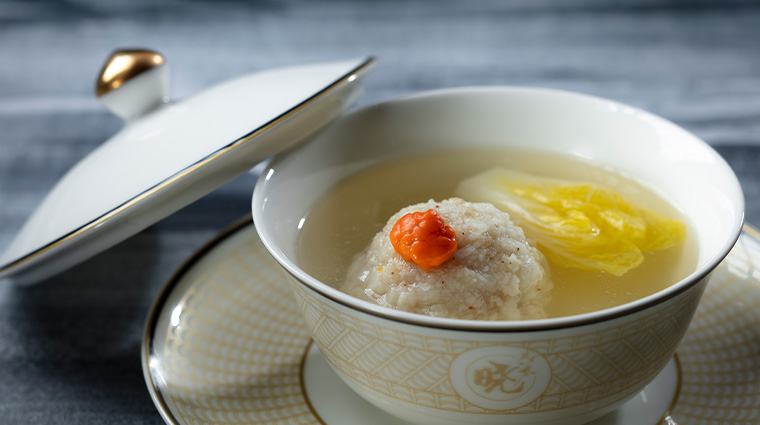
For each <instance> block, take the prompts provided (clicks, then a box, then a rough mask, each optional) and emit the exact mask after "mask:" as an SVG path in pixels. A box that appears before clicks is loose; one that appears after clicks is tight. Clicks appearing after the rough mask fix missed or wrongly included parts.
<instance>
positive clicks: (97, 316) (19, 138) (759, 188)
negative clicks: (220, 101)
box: [0, 0, 760, 424]
mask: <svg viewBox="0 0 760 425" xmlns="http://www.w3.org/2000/svg"><path fill="white" fill-rule="evenodd" d="M612 3H614V4H615V5H614V6H613V5H612ZM133 46H137V47H149V48H153V49H156V50H158V51H160V52H162V53H163V54H164V55H165V56H166V58H167V59H168V61H169V63H170V65H171V70H172V71H171V95H172V97H175V98H182V97H184V96H187V95H189V94H191V93H194V92H196V91H198V90H200V89H202V88H205V87H207V86H209V85H211V84H213V83H216V82H219V81H222V80H225V79H228V78H231V77H234V76H237V75H240V74H243V73H247V72H252V71H256V70H261V69H266V68H271V67H278V66H284V65H293V64H302V63H310V62H320V61H326V60H332V59H343V58H352V57H358V56H364V55H367V54H372V55H376V56H377V57H378V59H379V64H378V67H377V68H376V69H375V70H374V71H373V72H372V74H371V76H370V77H369V78H368V79H367V84H366V91H365V94H364V97H363V98H362V100H361V101H360V104H367V103H372V102H377V101H380V100H383V99H387V98H390V97H393V96H397V95H402V94H408V93H412V92H417V91H421V90H427V89H436V88H442V87H452V86H466V85H494V84H499V85H526V86H541V87H552V88H560V89H567V90H573V91H579V92H583V93H589V94H593V95H599V96H603V97H607V98H611V99H615V100H618V101H622V102H625V103H629V104H632V105H635V106H639V107H642V108H644V109H647V110H650V111H652V112H654V113H656V114H659V115H662V116H664V117H666V118H669V119H671V120H672V121H674V122H676V123H677V124H679V125H681V126H683V127H685V128H686V129H688V130H690V131H692V132H694V133H695V134H697V135H698V136H700V137H702V138H703V139H704V140H706V141H707V142H709V143H710V144H712V145H713V146H715V147H716V148H717V150H718V151H719V152H720V153H721V154H723V155H724V156H725V158H726V159H727V160H728V162H729V163H730V164H731V165H732V166H733V167H734V169H735V171H736V172H737V174H738V175H739V178H740V179H741V182H742V184H743V186H744V190H745V195H746V197H747V219H748V222H749V223H758V224H760V196H758V195H760V167H758V161H759V160H760V7H759V6H758V3H756V2H741V1H726V2H708V1H692V2H681V1H654V0H641V1H631V0H629V1H618V2H606V1H602V0H570V1H560V0H558V1H551V0H542V1H530V0H520V1H492V0H480V1H475V2H454V1H443V2H428V3H423V2H416V1H413V2H407V1H401V0H397V1H394V0H387V1H377V2H370V1H360V2H352V1H348V0H329V1H322V2H318V1H308V0H288V1H280V2H278V1H258V2H230V1H228V2H212V1H194V2H179V1H175V2H167V3H154V2H151V1H144V0H137V1H126V0H122V1H118V2H102V3H101V2H98V1H95V0H89V1H88V0H75V1H67V2H60V3H58V2H52V1H34V2H16V1H8V2H5V1H0V250H2V249H3V248H4V247H5V246H7V244H8V243H9V242H10V239H11V238H12V237H13V235H14V234H15V232H16V231H17V230H18V227H19V226H20V225H21V224H22V222H23V221H24V220H25V218H26V217H27V216H28V215H29V214H30V213H31V212H32V211H33V209H34V208H35V206H36V205H37V203H39V202H40V200H41V199H42V197H43V196H44V195H45V193H46V192H47V191H48V190H49V189H50V187H51V186H52V185H53V184H54V183H55V182H56V180H57V179H58V178H60V177H61V176H62V175H63V173H64V172H65V171H66V170H67V169H69V168H70V167H71V166H72V165H73V164H75V163H76V162H77V161H78V160H79V159H80V158H82V157H83V156H84V155H86V154H87V153H88V152H89V151H91V150H92V149H93V148H95V147H96V146H98V144H99V143H101V142H102V141H104V140H105V139H107V138H108V137H110V136H111V135H113V134H114V133H115V132H116V131H117V130H118V129H119V128H120V126H121V122H120V120H119V119H117V118H115V117H114V116H112V115H110V114H109V113H108V112H107V111H105V110H104V109H103V108H102V107H101V105H100V104H99V103H98V101H97V100H96V99H95V97H94V95H93V85H94V79H95V77H96V75H97V72H98V70H99V69H100V67H101V66H102V64H103V61H104V60H105V58H106V57H107V56H108V55H109V53H110V52H111V51H112V50H113V49H114V48H117V47H133ZM254 180H255V177H254V176H253V175H251V174H248V175H244V176H242V177H240V178H238V179H236V180H234V181H233V182H231V183H229V184H227V185H225V186H224V187H222V188H221V189H219V190H217V191H216V192H214V193H213V194H211V195H209V196H207V197H205V198H204V199H202V200H200V201H198V202H196V203H194V204H192V205H190V206H188V207H186V208H185V209H183V210H181V211H179V212H177V213H176V214H174V215H172V216H170V217H169V218H167V219H165V220H163V221H161V222H160V223H158V224H156V225H154V226H152V227H150V228H149V229H147V230H145V231H143V232H142V233H140V234H138V235H137V236H135V237H133V238H131V239H129V240H127V241H125V242H123V243H121V244H119V245H117V246H115V247H113V248H111V249H109V250H107V251H105V252H103V253H102V254H100V255H97V256H95V257H94V258H92V259H90V260H88V261H86V262H84V263H82V264H81V265H78V266H76V267H74V268H72V269H70V270H68V271H66V272H64V273H62V274H60V275H58V276H56V277H54V278H52V279H50V280H49V281H46V282H44V283H42V284H40V285H37V286H34V287H29V288H17V287H11V286H8V285H5V286H2V287H0V423H47V424H57V423H65V424H90V423H92V424H95V423H98V424H99V423H110V424H136V423H153V424H159V423H162V420H161V418H160V416H159V414H158V413H157V411H156V409H155V408H154V406H153V404H152V402H151V400H150V398H149V396H148V392H147V390H146V387H145V383H144V381H143V377H142V373H141V364H140V342H141V336H142V331H143V323H144V320H145V317H146V314H147V312H148V309H149V307H150V305H151V303H152V301H153V299H154V297H155V296H156V294H157V293H158V291H159V290H160V288H161V287H162V285H163V284H164V282H165V281H166V280H167V278H168V277H169V276H170V275H171V273H172V272H173V270H175V269H176V268H177V267H178V266H179V265H180V264H181V262H182V261H183V260H184V259H185V258H187V257H188V256H189V255H190V254H191V253H192V252H193V251H194V250H195V249H197V248H198V247H199V246H201V245H202V244H203V243H204V241H206V240H208V239H209V238H211V237H212V236H213V235H214V234H216V233H217V232H218V231H219V230H221V229H222V228H224V227H225V226H226V225H227V224H229V223H231V222H232V221H234V220H235V219H237V218H238V217H240V216H243V215H245V214H247V213H248V211H249V202H250V195H251V191H252V188H253V184H254ZM695 190H698V188H695Z"/></svg>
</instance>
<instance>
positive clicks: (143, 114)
mask: <svg viewBox="0 0 760 425" xmlns="http://www.w3.org/2000/svg"><path fill="white" fill-rule="evenodd" d="M372 62H373V60H372V59H371V58H363V59H357V60H349V61H342V62H332V63H325V64H315V65H309V66H301V67H293V68H285V69H277V70H269V71H265V72H259V73H254V74H250V75H246V76H243V77H240V78H237V79H235V80H231V81H228V82H225V83H223V84H220V85H217V86H214V87H212V88H210V89H208V90H206V91H204V92H202V93H199V94H197V95H195V96H192V97H189V98H187V99H184V100H182V101H179V102H172V103H163V102H161V98H162V96H163V93H165V88H162V87H163V86H164V83H163V81H164V80H165V79H166V78H167V68H166V65H161V66H159V67H157V68H154V69H152V70H150V71H148V72H146V73H143V74H140V75H138V76H137V77H135V78H134V79H133V80H130V81H127V82H126V83H125V84H124V85H123V86H120V87H119V88H118V89H116V90H113V91H111V92H108V93H106V94H105V95H104V96H103V97H102V98H101V100H102V101H103V102H104V103H105V104H106V106H108V107H109V108H110V109H112V110H113V111H115V112H116V113H119V114H120V115H122V116H123V117H125V118H127V119H128V121H127V125H126V126H125V127H124V128H123V129H122V130H121V131H120V132H119V133H118V134H116V135H115V136H114V137H113V138H111V139H109V140H108V141H106V142H105V143H103V144H102V145H101V146H100V147H98V148H97V149H96V150H95V151H93V152H92V153H91V154H90V155H88V156H87V157H86V158H84V159H83V160H82V161H81V162H79V163H78V164H77V165H76V166H74V167H73V168H72V169H71V170H70V171H69V172H68V173H67V174H66V175H65V176H64V177H63V178H62V179H61V180H60V181H59V182H58V184H57V185H56V186H55V187H54V188H53V189H52V190H51V192H50V193H49V194H48V196H47V197H46V198H45V199H44V201H43V202H42V203H41V205H40V206H39V207H38V208H37V210H36V211H35V212H34V213H33V214H32V216H31V217H30V218H29V219H28V220H27V222H26V223H25V224H24V226H23V227H22V228H21V229H20V231H19V233H18V235H17V236H16V238H15V239H14V240H13V241H12V242H11V244H10V245H9V246H8V248H7V250H6V251H5V252H4V253H3V254H2V256H1V257H0V279H3V278H5V279H8V280H12V281H14V282H17V283H33V282H35V281H39V280H41V279H44V278H45V277H48V276H50V275H52V274H54V273H57V272H59V271H61V270H63V269H65V268H67V267H70V266H72V265H74V264H76V263H77V262H80V261H82V260H84V259H86V258H88V257H90V256H92V255H94V254H96V253H98V252H100V251H102V250H104V249H106V248H108V247H109V246H111V245H113V244H115V243H117V242H119V241H121V240H124V239H126V238H127V237H129V236H131V235H134V234H135V233H137V232H139V231H140V230H142V229H144V228H145V227H147V226H149V225H151V224H153V223H155V222H156V221H158V220H160V219H162V218H164V217H165V216H167V215H169V214H170V213H172V212H174V211H177V210H178V209H180V208H181V207H183V206H185V205H187V204H189V203H191V202H192V201H194V200H196V199H198V198H200V197H202V196H203V195H205V194H207V193H209V192H211V191H212V190H214V189H216V188H217V187H219V186H221V185H222V184H224V183H226V182H227V181H229V180H231V179H233V178H234V177H237V176H238V175H240V174H243V173H245V172H246V171H248V170H249V169H250V168H251V167H253V166H254V165H255V164H257V163H258V162H260V161H262V160H264V159H265V158H268V157H269V156H271V155H272V154H274V153H276V152H279V151H281V150H283V149H286V148H288V147H290V146H292V145H293V144H295V143H297V142H299V141H302V140H303V139H304V138H306V137H308V136H309V135H311V134H313V133H314V132H316V131H318V130H319V129H321V128H322V127H323V126H325V125H326V124H327V123H329V122H330V121H332V120H333V119H335V118H336V117H338V116H339V115H340V114H341V113H343V111H344V110H345V109H346V108H347V107H348V106H350V105H351V104H353V102H354V101H355V100H356V99H357V98H358V95H359V82H360V77H361V76H363V75H364V74H365V73H366V71H367V70H368V69H369V68H370V67H371V64H372ZM146 105H147V106H146ZM151 105H152V106H151Z"/></svg>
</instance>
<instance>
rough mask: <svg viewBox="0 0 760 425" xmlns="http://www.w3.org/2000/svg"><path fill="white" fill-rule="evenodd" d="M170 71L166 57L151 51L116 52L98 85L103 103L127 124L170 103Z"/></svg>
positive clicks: (112, 55)
mask: <svg viewBox="0 0 760 425" xmlns="http://www.w3.org/2000/svg"><path fill="white" fill-rule="evenodd" d="M168 88H169V72H168V67H167V66H166V61H165V60H164V57H163V56H161V55H160V54H159V53H157V52H154V51H152V50H147V49H122V50H116V51H115V52H113V53H112V54H111V56H110V57H109V58H108V60H107V61H106V63H105V65H103V69H102V70H101V71H100V76H99V77H98V81H97V83H96V84H95V93H96V94H97V95H98V98H100V101H101V102H103V104H104V105H105V106H106V107H107V108H108V109H109V110H110V111H111V112H113V113H114V114H116V115H118V116H120V117H122V118H124V119H125V120H127V121H130V120H133V119H135V118H139V117H141V116H143V115H145V114H146V113H147V112H149V111H151V110H153V109H155V108H157V107H159V106H161V105H162V104H163V103H166V102H168V101H169V98H168V96H167V93H168Z"/></svg>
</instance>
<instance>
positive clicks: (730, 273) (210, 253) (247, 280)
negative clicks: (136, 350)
mask: <svg viewBox="0 0 760 425" xmlns="http://www.w3.org/2000/svg"><path fill="white" fill-rule="evenodd" d="M249 220H250V219H246V220H244V221H242V222H241V223H239V224H238V225H236V226H234V227H233V228H231V229H230V230H229V231H227V232H225V233H224V234H222V235H220V237H219V238H218V239H217V240H215V241H214V242H212V243H211V244H209V245H208V246H206V247H205V248H203V249H202V250H201V251H199V252H198V253H197V254H196V255H194V256H193V257H192V258H191V259H190V260H188V262H187V263H186V264H185V265H184V266H183V267H182V268H181V269H180V270H179V271H178V272H177V274H176V275H175V276H174V277H173V278H172V280H171V281H170V282H169V283H168V284H167V286H166V287H165V288H164V290H163V291H162V293H161V295H160V297H159V298H158V300H157V301H156V304H155V305H154V307H153V310H152V312H151V314H150V316H149V318H148V322H147V326H146V332H145V340H144V347H143V370H144V374H145V379H146V383H147V385H148V389H149V391H150V393H151V396H152V398H153V400H154V402H155V403H156V406H157V408H158V410H159V412H160V413H161V415H162V417H163V418H164V419H165V421H166V422H167V423H168V424H204V423H218V424H233V423H241V422H245V423H252V424H329V425H344V424H345V425H348V424H356V423H363V424H368V425H380V424H393V423H396V424H399V423H401V422H399V421H398V420H396V419H394V418H391V417H390V416H388V415H386V414H385V413H383V412H382V411H380V410H378V409H376V408H375V407H373V406H372V405H370V404H369V403H367V402H366V401H364V400H362V399H361V398H359V397H358V396H357V395H356V394H355V393H354V392H353V391H352V390H351V389H349V388H348V387H347V386H346V385H345V384H344V383H343V381H341V380H340V379H339V378H338V377H337V375H336V374H335V373H334V372H333V371H332V369H331V368H330V367H329V366H328V361H327V360H326V359H325V358H324V357H323V356H322V355H321V354H320V353H319V351H318V350H316V349H315V345H314V344H313V343H312V342H311V339H310V336H309V335H310V331H309V329H308V327H307V326H306V324H305V323H304V320H303V319H302V318H301V315H300V312H299V308H298V306H297V303H296V302H295V299H294V297H293V295H292V294H291V293H290V291H289V290H288V288H287V286H286V285H283V280H284V279H285V272H284V271H282V269H281V268H280V267H279V266H278V265H277V263H276V262H274V260H272V259H271V257H270V256H269V255H268V253H267V252H266V250H265V249H264V248H263V246H262V244H261V242H260V241H259V239H258V237H257V235H256V233H255V230H254V229H253V226H252V225H250V221H249ZM759 236H760V234H758V233H757V231H755V230H754V229H752V228H746V229H745V233H744V234H743V235H742V236H741V238H740V239H739V242H738V244H737V245H736V246H735V247H734V249H733V250H732V252H731V253H730V254H729V256H728V257H727V258H726V259H725V261H724V262H723V263H722V264H721V265H720V266H718V268H717V269H716V270H715V272H714V275H713V278H712V280H711V282H710V284H709V285H708V287H707V289H706V292H705V295H704V297H703V300H702V302H701V304H700V307H699V309H698V311H697V313H696V316H695V317H694V320H693V321H692V323H691V325H690V327H689V329H688V331H687V332H686V336H685V337H684V339H683V341H682V343H681V345H680V346H679V348H678V352H677V357H676V358H677V361H671V362H670V363H669V364H668V366H667V367H666V368H665V369H664V371H663V372H661V373H660V374H659V375H658V376H657V378H655V380H654V381H653V382H652V383H651V384H650V385H649V386H647V387H646V389H645V390H644V391H642V392H641V393H640V394H638V395H636V396H635V397H634V398H633V399H632V400H631V401H629V402H627V403H626V404H624V405H623V406H622V407H621V408H620V409H618V410H616V411H614V412H612V413H610V414H608V415H606V416H604V417H602V418H600V419H597V420H596V421H594V422H593V424H594V425H642V424H648V423H651V424H660V423H665V422H664V421H663V418H665V417H666V416H668V419H667V420H668V421H669V422H667V423H668V424H702V425H723V424H725V425H728V424H737V423H746V424H750V423H755V422H754V421H755V419H753V418H754V416H753V415H754V413H753V412H756V411H757V409H758V408H760V401H758V400H760V398H759V397H757V395H758V392H757V388H758V387H760V360H758V359H760V356H758V354H760V340H759V339H758V335H757V332H755V329H760V313H758V312H757V311H756V309H755V308H754V306H756V305H757V304H758V303H760V240H758V237H759Z"/></svg>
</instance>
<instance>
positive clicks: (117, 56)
mask: <svg viewBox="0 0 760 425" xmlns="http://www.w3.org/2000/svg"><path fill="white" fill-rule="evenodd" d="M164 62H165V60H164V57H163V56H161V55H160V54H159V53H157V52H154V51H152V50H146V49H124V50H116V51H115V52H113V53H111V57H109V58H108V60H107V61H106V63H105V64H104V65H103V69H102V70H100V75H99V76H98V80H97V82H96V83H95V94H97V96H98V97H101V96H103V95H105V94H106V93H109V92H111V91H113V90H116V89H118V88H119V87H121V86H122V85H124V83H126V82H127V81H129V80H131V79H132V78H134V77H136V76H138V75H140V74H142V73H143V72H146V71H150V70H151V69H153V68H155V67H157V66H161V65H163V64H164Z"/></svg>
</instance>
